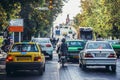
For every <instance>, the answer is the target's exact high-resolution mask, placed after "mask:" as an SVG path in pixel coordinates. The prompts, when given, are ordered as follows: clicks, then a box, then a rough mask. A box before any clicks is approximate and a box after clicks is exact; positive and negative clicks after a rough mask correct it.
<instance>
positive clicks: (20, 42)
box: [14, 42, 36, 44]
mask: <svg viewBox="0 0 120 80" xmlns="http://www.w3.org/2000/svg"><path fill="white" fill-rule="evenodd" d="M14 44H36V43H35V42H15V43H14Z"/></svg>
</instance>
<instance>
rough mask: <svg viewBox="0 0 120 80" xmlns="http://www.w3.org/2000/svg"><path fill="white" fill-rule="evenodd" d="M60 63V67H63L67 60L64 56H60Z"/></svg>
mask: <svg viewBox="0 0 120 80" xmlns="http://www.w3.org/2000/svg"><path fill="white" fill-rule="evenodd" d="M60 62H61V64H62V67H64V64H65V63H66V62H67V58H66V56H65V54H62V55H61V57H60Z"/></svg>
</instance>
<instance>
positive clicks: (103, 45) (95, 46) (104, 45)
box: [86, 42, 112, 49]
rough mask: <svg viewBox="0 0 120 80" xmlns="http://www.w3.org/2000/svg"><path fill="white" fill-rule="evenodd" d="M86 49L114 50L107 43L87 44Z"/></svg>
mask: <svg viewBox="0 0 120 80" xmlns="http://www.w3.org/2000/svg"><path fill="white" fill-rule="evenodd" d="M86 49H112V47H111V46H110V44H109V43H105V42H91V43H88V44H87V46H86Z"/></svg>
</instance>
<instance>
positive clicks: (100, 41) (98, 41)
mask: <svg viewBox="0 0 120 80" xmlns="http://www.w3.org/2000/svg"><path fill="white" fill-rule="evenodd" d="M90 42H106V43H108V41H87V43H90Z"/></svg>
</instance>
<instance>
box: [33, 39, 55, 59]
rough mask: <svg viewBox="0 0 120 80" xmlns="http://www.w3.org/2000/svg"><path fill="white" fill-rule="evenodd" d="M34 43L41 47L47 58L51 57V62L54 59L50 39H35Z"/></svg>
mask: <svg viewBox="0 0 120 80" xmlns="http://www.w3.org/2000/svg"><path fill="white" fill-rule="evenodd" d="M31 41H32V42H36V43H38V44H39V45H40V46H41V49H42V51H43V53H44V55H45V56H46V57H49V58H50V59H51V60H52V58H53V50H54V49H53V45H52V43H51V41H50V38H33V39H32V40H31Z"/></svg>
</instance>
